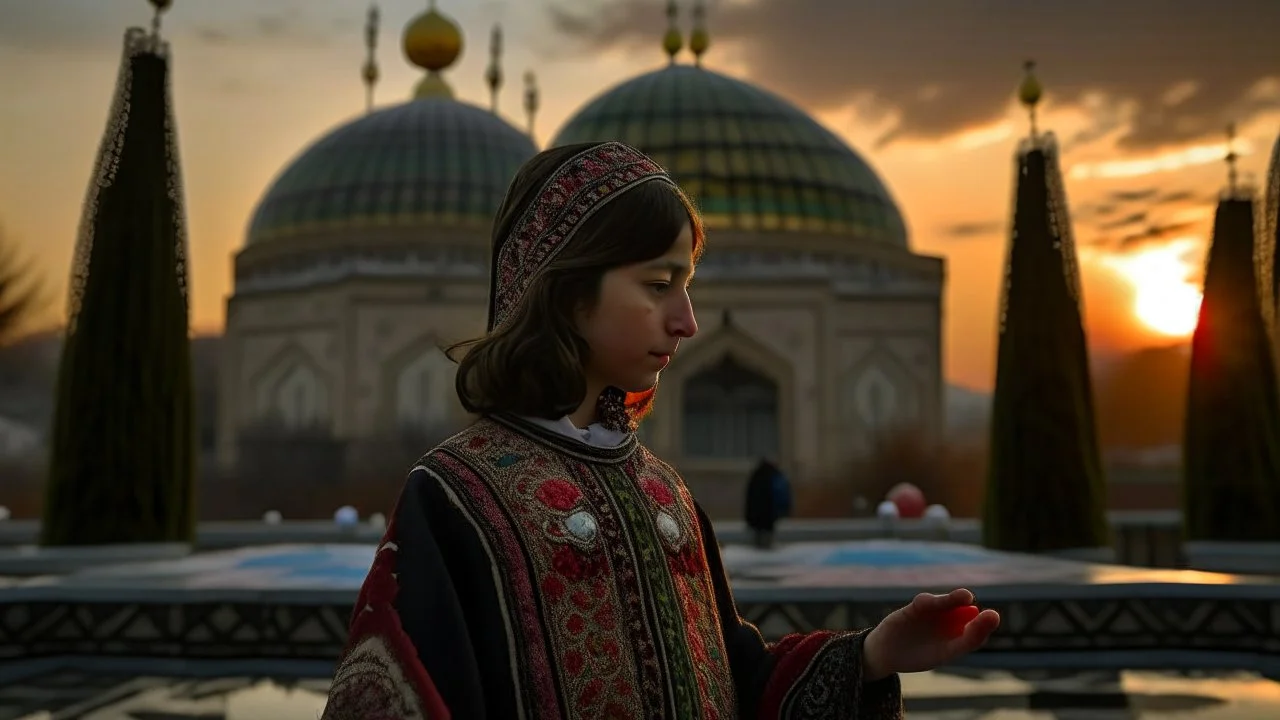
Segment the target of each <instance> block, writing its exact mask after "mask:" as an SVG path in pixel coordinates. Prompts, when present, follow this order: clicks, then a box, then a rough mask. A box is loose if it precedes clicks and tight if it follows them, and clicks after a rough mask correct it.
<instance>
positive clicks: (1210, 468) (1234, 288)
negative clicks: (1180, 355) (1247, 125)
mask: <svg viewBox="0 0 1280 720" xmlns="http://www.w3.org/2000/svg"><path fill="white" fill-rule="evenodd" d="M1228 163H1229V164H1230V166H1231V181H1230V186H1229V188H1228V190H1227V192H1226V193H1224V195H1223V197H1222V199H1221V200H1220V201H1219V202H1218V210H1217V213H1216V214H1215V216H1214V221H1213V244H1212V245H1211V246H1210V248H1209V256H1208V259H1207V260H1206V263H1205V273H1204V301H1203V303H1202V304H1201V306H1200V322H1199V324H1198V325H1197V327H1196V331H1195V334H1194V335H1193V337H1192V340H1191V375H1190V379H1189V382H1188V385H1187V420H1186V435H1185V437H1184V439H1183V444H1182V452H1183V488H1182V489H1183V500H1182V501H1183V506H1182V513H1183V527H1184V532H1185V534H1186V537H1187V539H1189V540H1238V541H1276V540H1280V388H1277V377H1276V366H1275V362H1274V359H1273V357H1272V343H1271V338H1270V335H1269V332H1268V328H1267V323H1266V322H1265V320H1264V311H1263V301H1262V297H1264V296H1266V295H1268V293H1267V292H1266V288H1265V287H1264V286H1263V284H1262V283H1259V277H1258V276H1259V274H1260V272H1259V270H1260V269H1261V268H1262V267H1263V263H1261V262H1258V260H1259V258H1258V253H1257V251H1258V247H1259V240H1260V239H1262V238H1260V234H1259V233H1258V232H1257V230H1258V228H1257V227H1256V215H1255V213H1256V208H1255V204H1254V200H1253V195H1252V192H1251V191H1249V190H1246V189H1242V188H1239V187H1237V185H1236V181H1235V154H1234V153H1232V154H1230V155H1228ZM1264 244H1265V241H1264Z"/></svg>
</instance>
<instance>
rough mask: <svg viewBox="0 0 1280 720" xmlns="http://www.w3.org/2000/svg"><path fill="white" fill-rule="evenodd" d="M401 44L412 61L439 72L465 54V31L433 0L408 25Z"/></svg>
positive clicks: (431, 70) (428, 69) (423, 67)
mask: <svg viewBox="0 0 1280 720" xmlns="http://www.w3.org/2000/svg"><path fill="white" fill-rule="evenodd" d="M402 44H403V46H404V55H405V57H407V58H409V62H411V63H413V64H414V65H417V66H418V67H420V68H422V69H423V70H426V71H428V72H433V73H434V72H440V71H441V70H443V69H445V68H447V67H449V66H450V65H452V64H453V63H454V62H456V61H457V60H458V56H460V55H461V54H462V31H461V30H460V29H459V28H458V24H457V23H455V22H454V21H453V20H452V19H451V18H449V17H448V16H446V15H445V14H444V13H442V12H440V11H439V10H437V9H436V3H435V0H432V1H431V6H430V8H428V10H427V11H426V12H424V13H422V14H421V15H419V16H417V17H416V18H414V19H413V20H412V21H410V23H409V24H408V25H407V26H406V27H405V29H404V36H403V38H402Z"/></svg>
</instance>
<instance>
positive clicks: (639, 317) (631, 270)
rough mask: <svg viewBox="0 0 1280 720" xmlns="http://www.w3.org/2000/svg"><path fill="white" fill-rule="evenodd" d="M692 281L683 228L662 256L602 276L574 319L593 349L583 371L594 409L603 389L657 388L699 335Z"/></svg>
mask: <svg viewBox="0 0 1280 720" xmlns="http://www.w3.org/2000/svg"><path fill="white" fill-rule="evenodd" d="M692 279H693V230H692V229H691V228H690V227H689V225H687V224H686V225H685V226H684V229H683V230H681V231H680V234H679V235H678V236H677V237H676V241H675V242H674V243H673V244H672V245H671V248H670V249H669V250H667V252H666V253H665V254H663V255H662V256H661V257H658V258H655V259H653V260H649V261H646V262H642V263H637V264H635V265H626V266H623V267H620V268H615V269H613V270H610V271H608V272H606V273H605V274H604V276H603V277H602V278H601V280H600V296H599V299H598V300H597V302H596V303H595V305H594V307H591V308H588V309H586V310H585V311H584V312H582V313H581V314H580V315H579V317H578V332H579V333H581V334H582V337H583V338H584V339H585V340H586V341H587V345H588V346H589V347H590V348H591V351H590V357H588V358H587V366H586V369H585V370H586V375H587V392H588V395H587V399H588V401H589V402H590V403H591V404H592V405H594V403H595V399H596V398H597V397H599V395H600V393H601V392H603V391H604V389H605V388H606V387H610V386H612V387H616V388H619V389H621V390H625V391H626V392H643V391H645V390H648V389H650V388H652V387H653V386H654V385H656V384H657V382H658V374H659V373H661V372H662V369H663V368H665V367H666V366H667V363H669V362H670V361H671V356H672V355H674V354H675V352H676V348H677V347H678V346H679V345H680V341H681V340H682V339H684V338H687V337H693V336H694V334H695V333H697V332H698V323H697V321H696V320H695V319H694V317H693V305H692V304H691V303H690V302H689V281H690V280H692Z"/></svg>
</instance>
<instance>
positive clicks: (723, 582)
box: [694, 503, 777, 718]
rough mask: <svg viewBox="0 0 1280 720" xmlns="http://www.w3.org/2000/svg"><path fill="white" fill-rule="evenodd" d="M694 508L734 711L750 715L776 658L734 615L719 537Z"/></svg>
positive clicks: (753, 630) (699, 509)
mask: <svg viewBox="0 0 1280 720" xmlns="http://www.w3.org/2000/svg"><path fill="white" fill-rule="evenodd" d="M694 508H695V509H696V510H697V512H698V526H699V528H700V529H701V531H702V551H703V553H705V554H706V557H707V571H708V572H709V573H710V574H711V585H712V587H713V588H714V589H715V593H716V610H717V612H719V614H720V629H721V632H723V633H724V645H725V651H726V652H728V653H729V669H730V670H731V671H732V672H733V681H734V684H735V685H737V694H738V714H739V716H740V717H744V718H753V717H756V716H757V715H758V714H759V713H758V712H757V710H756V708H757V707H758V706H759V705H760V698H761V695H762V694H763V692H764V688H765V685H766V684H767V683H768V681H769V676H770V675H772V674H773V667H774V665H775V664H776V662H777V661H776V659H775V658H774V656H773V655H771V654H770V653H769V649H768V646H767V645H766V644H765V641H764V637H763V636H761V635H760V631H759V630H757V629H756V627H755V626H754V625H751V624H750V623H744V622H743V621H742V617H741V616H740V615H738V606H737V605H736V604H735V603H734V601H733V592H732V591H731V590H730V588H729V574H728V573H726V572H725V569H724V560H723V559H721V557H720V541H719V540H717V539H716V532H715V529H714V528H713V527H712V526H711V519H710V518H708V517H707V513H706V511H704V510H703V509H702V506H701V505H698V504H697V503H694Z"/></svg>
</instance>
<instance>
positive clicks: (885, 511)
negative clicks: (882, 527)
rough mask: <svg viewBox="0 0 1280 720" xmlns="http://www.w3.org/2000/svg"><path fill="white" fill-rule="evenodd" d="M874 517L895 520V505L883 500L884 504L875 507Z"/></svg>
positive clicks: (896, 511)
mask: <svg viewBox="0 0 1280 720" xmlns="http://www.w3.org/2000/svg"><path fill="white" fill-rule="evenodd" d="M876 517H878V518H884V519H889V518H894V519H896V518H897V517H898V506H897V504H895V503H893V502H890V501H889V500H885V501H884V502H882V503H880V504H879V505H877V506H876Z"/></svg>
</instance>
